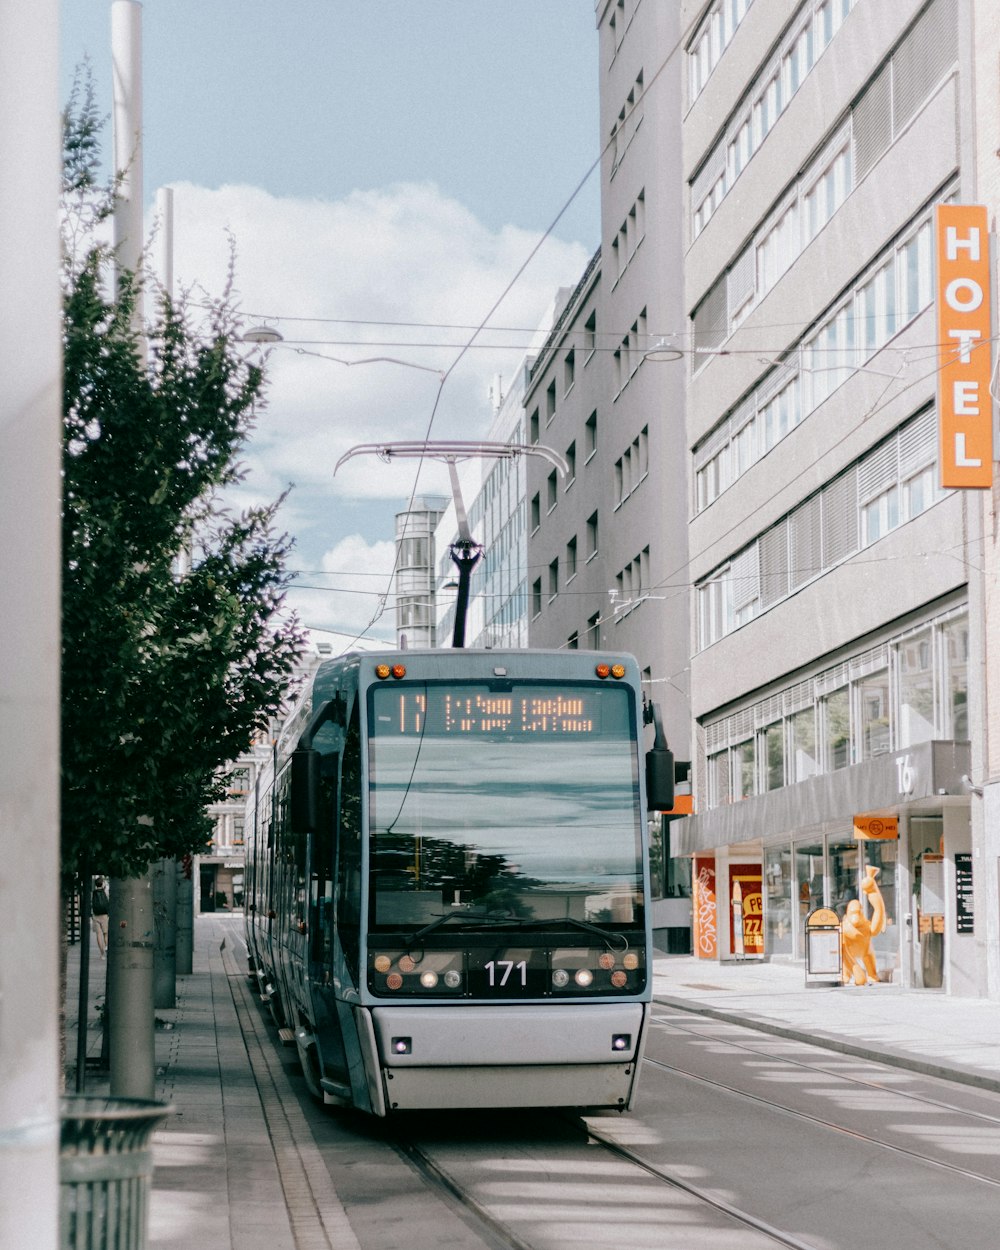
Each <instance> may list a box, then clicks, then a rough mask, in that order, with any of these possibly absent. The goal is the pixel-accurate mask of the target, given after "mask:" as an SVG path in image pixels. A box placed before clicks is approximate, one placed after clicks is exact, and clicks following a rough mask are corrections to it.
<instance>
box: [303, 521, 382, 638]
mask: <svg viewBox="0 0 1000 1250" xmlns="http://www.w3.org/2000/svg"><path fill="white" fill-rule="evenodd" d="M394 555H395V547H394V544H393V543H392V542H391V541H376V542H374V543H369V542H368V541H367V540H366V539H365V538H364V537H362V535H361V534H349V535H348V536H347V537H346V538H342V539H341V540H340V541H339V542H337V543H336V544H334V546H333V547H331V548H330V549H329V551H326V552H325V553H324V554H323V556H322V557H321V559H320V561H319V564H318V566H317V567H316V568H315V569H304V570H303V571H302V572H301V573H299V574H298V576H297V577H296V578H295V583H296V584H295V586H294V587H293V588H292V589H291V590H290V591H289V602H290V603H291V605H292V606H293V607H294V608H295V609H296V610H297V611H298V614H299V617H300V619H301V620H302V622H303V624H305V625H306V626H308V627H309V628H310V629H312V630H333V631H337V630H339V631H342V632H344V633H345V634H354V633H358V632H360V631H362V630H365V629H366V628H367V627H368V626H370V625H372V622H373V621H374V622H375V623H374V625H372V629H371V634H372V636H374V637H380V638H386V639H390V640H393V639H394V638H395V621H396V617H395V611H394V602H395V601H394V599H393V597H392V595H391V593H388V592H389V591H390V590H391V583H390V577H391V574H392V566H393V559H394ZM346 641H349V639H347V638H345V642H346Z"/></svg>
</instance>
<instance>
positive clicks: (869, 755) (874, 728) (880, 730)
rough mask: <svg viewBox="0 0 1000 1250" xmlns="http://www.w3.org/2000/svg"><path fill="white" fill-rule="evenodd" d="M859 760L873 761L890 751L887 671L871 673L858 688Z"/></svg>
mask: <svg viewBox="0 0 1000 1250" xmlns="http://www.w3.org/2000/svg"><path fill="white" fill-rule="evenodd" d="M858 702H859V713H860V728H861V740H860V745H861V758H862V759H863V760H870V759H874V758H875V756H877V755H884V754H885V753H886V751H888V750H889V749H890V742H889V671H888V669H885V670H883V671H882V672H880V673H873V674H872V675H871V676H870V677H867V678H865V680H864V681H862V682H860V683H859V686H858Z"/></svg>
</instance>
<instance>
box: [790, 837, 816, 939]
mask: <svg viewBox="0 0 1000 1250" xmlns="http://www.w3.org/2000/svg"><path fill="white" fill-rule="evenodd" d="M793 855H794V859H795V896H796V898H797V899H798V911H799V915H798V922H799V924H800V925H801V924H802V923H803V921H804V920H805V918H806V917H807V916H808V915H809V913H810V912H811V911H815V910H816V908H817V907H822V906H823V847H822V846H821V845H817V844H816V843H802V842H800V843H797V844H796V846H795V847H794V850H793Z"/></svg>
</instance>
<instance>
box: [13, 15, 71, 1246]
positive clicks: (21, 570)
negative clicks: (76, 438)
mask: <svg viewBox="0 0 1000 1250" xmlns="http://www.w3.org/2000/svg"><path fill="white" fill-rule="evenodd" d="M58 14H59V6H58V4H57V3H56V0H36V2H35V3H33V4H24V3H22V2H21V0H0V116H3V118H4V119H5V121H6V124H5V125H4V126H3V127H0V238H2V239H3V246H2V247H0V584H2V585H3V586H4V587H7V588H8V589H9V591H10V592H11V593H7V594H3V595H0V654H2V655H3V657H4V662H3V664H2V665H0V704H2V705H3V709H4V715H3V722H2V725H3V728H2V730H0V795H2V796H3V799H2V803H3V846H4V867H3V872H2V873H0V914H2V915H3V924H4V956H3V959H2V961H0V1002H2V1004H3V1006H2V1010H0V1074H2V1075H0V1246H31V1247H32V1248H33V1250H36V1248H37V1250H55V1247H56V1246H57V1245H58V1240H59V1220H58V1212H59V1066H60V1057H59V1034H60V1030H59V992H60V991H59V948H60V936H59V935H60V931H61V920H60V914H59V913H60V908H61V906H62V899H61V897H60V889H59V624H58V622H59V490H60V487H59V472H60V460H61V452H62V438H61V421H60V394H61V381H60V347H59V344H60V339H61V333H60V316H61V314H60V293H59V230H58V205H59V162H60V134H59V89H58V71H59V16H58ZM15 119H16V122H15Z"/></svg>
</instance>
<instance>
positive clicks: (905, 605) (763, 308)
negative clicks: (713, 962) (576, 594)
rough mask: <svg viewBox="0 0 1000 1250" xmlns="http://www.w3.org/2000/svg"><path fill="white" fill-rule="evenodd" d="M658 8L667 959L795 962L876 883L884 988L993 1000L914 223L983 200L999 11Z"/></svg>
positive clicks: (819, 2)
mask: <svg viewBox="0 0 1000 1250" xmlns="http://www.w3.org/2000/svg"><path fill="white" fill-rule="evenodd" d="M642 7H645V6H644V5H640V8H642ZM681 22H682V26H683V30H684V35H683V42H682V45H681V46H682V52H683V64H684V87H683V94H684V104H683V123H682V151H683V184H684V196H685V205H684V223H683V226H684V229H683V249H684V254H683V272H684V299H685V303H686V311H687V316H688V332H689V338H688V341H687V364H686V373H687V387H686V399H685V412H686V427H687V450H688V453H689V463H690V468H691V480H690V494H689V496H688V507H689V518H688V542H689V559H690V563H689V566H688V569H689V572H688V576H689V579H690V581H691V583H692V586H693V599H692V615H691V634H690V652H691V694H692V715H693V724H694V734H695V740H694V746H693V757H694V777H695V812H696V814H695V815H693V816H692V817H690V818H688V819H687V820H684V821H681V822H678V824H677V827H676V829H675V834H676V838H675V848H674V849H675V851H677V852H681V853H684V854H687V855H690V856H691V857H692V859H693V864H694V892H695V912H696V914H697V913H699V912H701V914H704V915H706V916H709V917H710V918H711V923H710V924H707V925H706V926H704V927H703V929H702V930H701V931H699V930H698V927H697V926H696V931H695V935H694V937H695V946H696V949H698V948H699V944H700V945H701V946H702V947H703V953H705V954H707V955H711V956H712V957H716V958H721V959H752V958H761V957H778V958H781V957H785V958H793V959H801V960H803V961H806V962H807V961H808V958H809V954H810V950H809V941H810V938H809V934H810V928H809V924H808V922H809V919H810V917H811V916H813V915H814V914H818V913H819V912H820V911H821V909H823V910H826V911H827V912H832V913H834V914H835V916H836V917H838V918H839V920H841V921H842V918H843V916H844V914H845V910H846V908H847V906H848V904H849V902H850V901H851V900H854V899H860V900H862V904H863V908H864V909H867V910H866V915H871V916H873V917H874V916H876V914H877V913H876V911H875V910H874V909H872V908H871V906H870V905H871V903H873V902H874V892H873V891H872V889H871V888H870V883H871V882H872V881H874V882H875V884H876V885H877V889H878V893H879V894H880V897H881V900H882V905H884V912H885V927H884V929H883V931H882V932H880V933H876V934H875V935H874V937H873V950H874V953H875V956H876V962H877V966H878V968H879V970H880V976H881V977H882V978H883V979H891V980H894V981H898V982H901V983H902V984H905V985H908V986H925V987H927V988H938V987H942V986H943V987H944V988H945V989H947V990H950V991H952V992H955V993H973V994H975V993H984V992H988V991H989V990H990V989H992V992H996V990H997V984H996V973H995V970H994V971H993V972H992V973H990V971H989V967H990V961H991V960H992V959H994V958H995V957H994V956H990V957H989V958H988V957H987V955H986V951H987V949H988V948H989V947H990V946H992V947H993V948H995V946H996V929H997V915H998V909H997V902H996V890H997V862H998V859H997V846H996V838H995V835H993V834H990V833H988V832H987V829H986V823H985V821H984V817H983V803H984V800H983V797H982V795H983V791H982V787H981V786H977V785H976V784H975V782H974V781H973V780H972V779H973V778H975V777H979V778H982V777H983V776H984V773H983V751H984V741H985V739H984V732H985V726H986V722H985V719H984V718H985V716H986V704H985V700H984V697H983V696H984V689H985V686H984V682H983V679H982V678H981V676H980V674H981V673H983V672H984V671H985V669H986V665H987V660H988V658H989V657H988V648H987V641H988V639H987V633H986V631H985V630H984V627H983V621H984V602H983V596H984V590H983V585H984V582H983V573H984V569H985V568H986V566H987V561H986V555H987V544H986V542H985V541H984V528H983V525H984V508H988V507H989V506H990V504H991V492H989V491H983V490H975V489H972V490H970V489H961V488H958V489H956V488H952V487H945V486H943V485H942V472H941V469H942V465H941V457H942V453H941V450H940V447H939V417H940V413H939V403H938V374H939V364H940V354H939V349H938V339H939V332H938V326H937V321H936V285H935V280H936V269H935V254H936V237H935V211H936V208H937V206H938V205H942V204H975V203H981V202H983V198H982V197H983V195H984V193H985V194H986V195H987V196H988V197H989V203H988V208H989V213H990V217H991V220H992V217H993V213H994V212H995V204H996V173H995V169H996V154H995V151H990V152H989V154H988V155H986V154H985V152H984V150H983V149H984V138H983V136H982V134H981V133H980V132H981V130H982V128H983V127H984V125H985V126H986V129H987V132H988V134H989V136H990V138H989V140H988V142H989V146H990V148H995V142H994V141H995V138H996V135H995V116H996V101H995V94H996V85H995V82H993V79H995V57H996V49H997V46H998V40H997V17H996V14H995V11H994V10H993V8H992V6H988V5H978V4H973V3H966V2H964V0H930V3H927V2H926V0H898V2H894V3H892V4H884V3H880V2H879V0H802V2H801V3H799V4H788V3H786V2H784V0H752V3H751V2H750V0H715V2H714V3H711V4H708V5H706V4H704V3H703V2H702V3H695V2H694V0H685V2H683V3H682V4H681ZM983 47H990V48H991V49H992V57H993V60H992V61H990V65H991V67H992V68H991V69H990V71H989V74H988V75H987V77H988V78H989V81H990V83H991V85H990V87H989V88H988V90H989V91H990V92H992V94H993V97H994V98H993V100H992V105H991V106H990V108H987V103H988V102H987V100H986V98H985V97H984V96H983V95H982V93H981V89H980V82H979V76H977V75H976V74H975V73H974V66H975V64H976V60H977V57H978V58H980V59H981V57H982V55H983V53H982V48H983ZM666 51H667V50H665V54H666ZM990 75H992V77H991V78H990V77H989V76H990ZM990 110H992V111H990ZM981 171H988V179H987V178H983V177H981ZM983 245H984V246H985V240H984V241H983ZM986 350H987V351H988V350H989V347H988V345H987V347H986ZM977 790H978V791H979V793H978V794H977ZM991 801H992V802H994V803H995V802H996V800H992V799H991ZM874 927H876V928H877V927H878V925H877V924H876V925H875V926H874ZM991 980H992V986H991V985H990V984H989V982H990V981H991Z"/></svg>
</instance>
